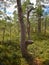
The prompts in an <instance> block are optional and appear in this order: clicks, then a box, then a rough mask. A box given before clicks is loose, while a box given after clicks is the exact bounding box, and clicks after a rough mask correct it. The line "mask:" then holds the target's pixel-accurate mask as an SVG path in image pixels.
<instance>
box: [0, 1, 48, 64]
mask: <svg viewBox="0 0 49 65" xmlns="http://www.w3.org/2000/svg"><path fill="white" fill-rule="evenodd" d="M16 3H17V6H16V8H17V9H18V13H16V12H17V11H14V12H13V15H14V17H13V18H11V17H9V16H6V17H5V18H4V19H2V20H0V65H49V15H47V14H45V13H44V10H43V8H45V6H44V5H41V3H40V0H39V1H38V2H37V3H38V4H37V5H36V7H35V8H34V6H33V3H30V0H26V1H25V2H24V3H23V4H22V5H21V0H17V2H16ZM2 13H3V12H2V11H0V14H2ZM4 13H5V12H4ZM43 13H44V14H43Z"/></svg>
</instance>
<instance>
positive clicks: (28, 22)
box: [27, 7, 34, 40]
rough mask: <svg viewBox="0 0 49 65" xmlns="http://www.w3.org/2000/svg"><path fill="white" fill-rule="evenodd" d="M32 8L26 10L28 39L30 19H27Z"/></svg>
mask: <svg viewBox="0 0 49 65" xmlns="http://www.w3.org/2000/svg"><path fill="white" fill-rule="evenodd" d="M32 10H34V8H33V7H32V8H30V9H29V10H28V11H27V33H28V40H30V21H29V14H30V12H31V11H32Z"/></svg>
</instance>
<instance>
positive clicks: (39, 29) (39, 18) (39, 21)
mask: <svg viewBox="0 0 49 65" xmlns="http://www.w3.org/2000/svg"><path fill="white" fill-rule="evenodd" d="M39 33H41V17H40V16H39V17H38V34H39Z"/></svg>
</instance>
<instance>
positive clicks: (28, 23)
mask: <svg viewBox="0 0 49 65" xmlns="http://www.w3.org/2000/svg"><path fill="white" fill-rule="evenodd" d="M27 33H28V39H30V21H29V12H28V13H27Z"/></svg>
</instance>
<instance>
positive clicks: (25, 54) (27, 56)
mask: <svg viewBox="0 0 49 65" xmlns="http://www.w3.org/2000/svg"><path fill="white" fill-rule="evenodd" d="M17 6H18V17H19V22H20V26H21V44H20V47H21V52H22V56H23V57H24V58H25V59H26V61H27V62H28V64H29V65H33V57H32V56H31V55H30V54H29V53H28V51H27V46H28V45H29V44H32V43H33V42H32V41H30V40H29V41H26V40H25V38H26V29H25V24H24V21H23V13H22V8H21V0H17Z"/></svg>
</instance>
